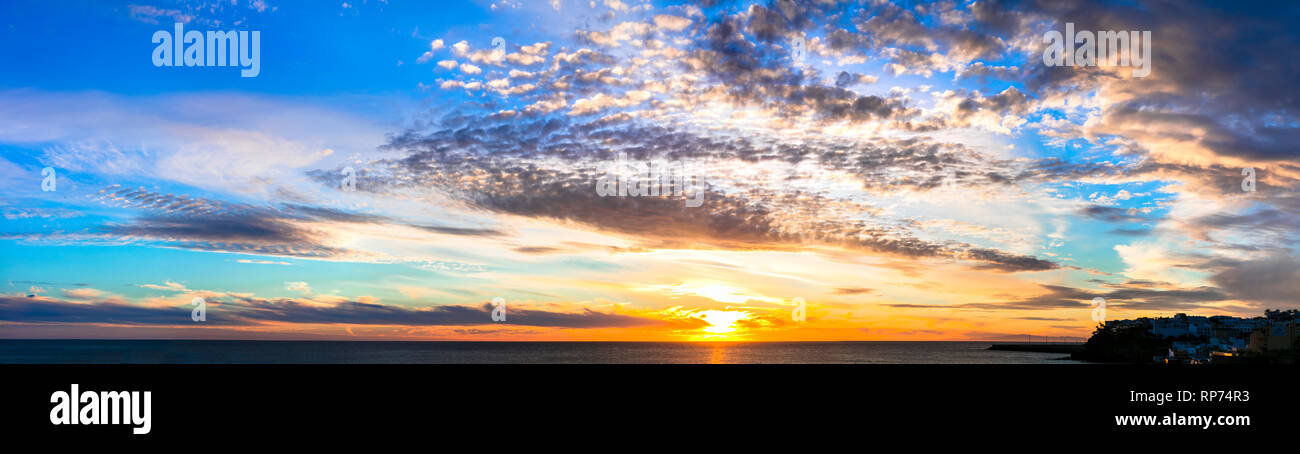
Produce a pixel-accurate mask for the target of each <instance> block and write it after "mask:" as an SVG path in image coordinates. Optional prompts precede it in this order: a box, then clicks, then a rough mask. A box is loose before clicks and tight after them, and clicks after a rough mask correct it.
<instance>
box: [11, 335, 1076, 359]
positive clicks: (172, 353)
mask: <svg viewBox="0 0 1300 454" xmlns="http://www.w3.org/2000/svg"><path fill="white" fill-rule="evenodd" d="M990 345H992V343H990V342H731V343H708V342H701V343H694V342H689V343H688V342H373V341H235V340H0V363H3V364H814V363H816V364H1065V363H1081V362H1080V361H1072V360H1068V359H1062V358H1065V357H1067V356H1068V355H1066V354H1062V353H1035V352H1012V351H994V350H988V347H989V346H990Z"/></svg>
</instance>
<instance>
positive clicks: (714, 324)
mask: <svg viewBox="0 0 1300 454" xmlns="http://www.w3.org/2000/svg"><path fill="white" fill-rule="evenodd" d="M696 316H697V317H699V318H701V319H703V320H704V321H706V322H708V323H709V326H707V327H705V328H704V332H706V333H711V334H731V333H734V332H735V331H736V329H738V327H737V326H736V322H738V321H741V320H748V319H749V318H750V317H751V315H750V313H748V312H744V311H720V310H707V311H700V312H697V313H696Z"/></svg>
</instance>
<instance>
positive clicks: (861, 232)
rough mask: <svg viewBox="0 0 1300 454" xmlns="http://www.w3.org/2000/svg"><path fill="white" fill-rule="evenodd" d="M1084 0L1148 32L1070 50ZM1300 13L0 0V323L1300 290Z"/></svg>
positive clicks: (248, 326) (603, 328)
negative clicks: (192, 44) (199, 45)
mask: <svg viewBox="0 0 1300 454" xmlns="http://www.w3.org/2000/svg"><path fill="white" fill-rule="evenodd" d="M1067 23H1068V24H1072V25H1071V26H1070V30H1074V31H1081V30H1086V31H1089V32H1090V33H1089V35H1092V33H1096V35H1093V36H1101V32H1111V31H1121V32H1126V31H1131V33H1130V34H1129V35H1128V36H1130V37H1133V38H1134V39H1133V43H1134V44H1136V42H1137V41H1138V39H1137V37H1138V36H1150V38H1149V39H1148V40H1147V41H1146V44H1149V50H1148V51H1145V52H1143V51H1142V49H1141V48H1139V47H1138V46H1136V45H1135V46H1133V47H1131V49H1137V50H1136V51H1131V52H1130V53H1131V54H1132V55H1131V56H1133V57H1135V58H1134V59H1133V60H1131V61H1129V62H1128V64H1125V62H1123V61H1121V60H1117V61H1115V62H1103V63H1102V64H1098V65H1095V66H1087V65H1084V64H1071V65H1061V64H1055V63H1052V61H1051V59H1049V58H1045V54H1046V53H1048V51H1049V50H1050V40H1049V39H1047V38H1046V36H1047V35H1050V33H1051V32H1057V33H1058V34H1060V33H1066V31H1067V28H1066V24H1067ZM1297 23H1300V4H1296V3H1294V2H1278V3H1268V2H1250V3H1247V2H1184V1H1119V2H1095V1H1063V2H1056V1H1053V2H1037V1H1007V2H999V1H978V2H957V1H935V2H931V1H916V0H911V1H909V0H902V1H894V2H889V1H883V0H861V1H856V0H855V1H837V0H809V1H801V2H794V1H788V0H780V1H758V2H744V1H725V0H718V1H705V2H636V1H630V0H597V1H571V0H537V1H495V2H493V1H456V0H447V1H439V2H425V1H398V0H390V1H376V0H357V1H349V2H333V3H329V2H316V1H313V2H306V1H304V2H287V1H277V0H265V1H263V0H256V1H249V0H211V1H191V0H179V1H159V0H130V1H128V2H124V3H116V2H99V1H75V0H74V1H69V2H59V3H57V4H52V3H50V2H40V1H25V0H17V1H6V2H0V40H3V41H4V42H6V43H9V44H8V45H5V46H2V47H0V61H3V62H4V63H3V68H4V69H3V71H0V106H2V107H3V108H0V177H3V178H0V202H2V203H0V215H3V218H4V220H3V224H2V225H3V227H0V257H2V258H3V259H2V260H0V277H3V279H2V280H0V285H3V288H0V337H3V338H128V339H129V338H151V339H356V340H544V341H559V340H574V341H579V340H581V341H717V340H722V341H831V340H840V341H845V340H897V341H907V340H915V341H920V340H999V339H1015V338H1023V336H1024V335H1036V336H1080V337H1082V336H1087V335H1088V334H1089V333H1090V332H1091V331H1092V330H1093V329H1094V328H1095V327H1096V326H1097V324H1098V323H1099V321H1100V320H1102V319H1109V320H1114V319H1126V318H1136V317H1143V316H1162V315H1163V316H1169V315H1173V314H1175V313H1187V314H1194V315H1234V316H1243V317H1253V316H1258V315H1261V314H1262V313H1263V311H1264V310H1265V309H1292V308H1298V307H1300V301H1298V300H1297V298H1296V296H1295V295H1297V294H1300V254H1297V251H1296V245H1297V240H1298V239H1300V234H1298V233H1297V232H1300V197H1297V192H1296V189H1297V187H1300V161H1298V160H1297V158H1300V88H1298V87H1297V83H1296V81H1300V59H1298V58H1296V57H1297V52H1300V51H1297V49H1300V31H1298V30H1296V29H1295V28H1293V27H1292V25H1294V24H1297ZM177 24H180V27H182V28H183V29H184V30H186V31H196V30H197V31H200V32H203V33H206V32H210V31H245V32H253V33H257V36H258V39H259V40H258V44H257V45H256V46H254V47H253V48H255V49H257V51H258V52H256V60H257V62H258V67H259V71H257V74H256V75H255V76H253V77H243V76H242V74H241V69H246V68H248V65H244V66H235V65H233V62H234V61H236V60H235V57H236V56H238V55H237V53H235V54H232V56H231V62H232V65H231V66H226V67H220V66H218V67H212V66H197V65H194V66H185V65H183V64H180V65H176V66H171V65H166V64H162V65H159V64H157V59H156V54H158V53H159V52H160V50H159V47H168V46H163V45H160V44H159V43H158V42H155V40H154V38H155V37H156V36H157V33H158V32H167V33H171V32H173V31H174V30H175V27H177ZM1147 32H1149V35H1146V33H1147ZM165 34H166V33H165ZM241 36H244V35H241ZM168 39H171V38H170V37H169V38H168ZM241 39H244V41H243V44H244V45H245V47H247V46H248V45H249V43H250V41H248V39H247V38H241ZM1079 39H1080V41H1078V42H1079V43H1082V42H1083V41H1082V38H1079ZM1088 39H1089V40H1091V39H1092V38H1091V36H1089V38H1088ZM1067 40H1068V39H1067ZM1080 46H1083V45H1081V44H1080ZM1071 47H1073V46H1071ZM1085 47H1086V46H1085ZM169 49H170V48H169ZM208 50H210V51H215V49H208ZM182 54H183V53H182ZM182 54H178V55H177V56H176V61H177V62H183V58H182V57H181V55H182ZM1143 54H1145V57H1146V58H1147V60H1146V63H1147V64H1148V65H1149V66H1147V69H1149V73H1148V74H1146V75H1145V76H1141V77H1139V76H1138V74H1139V71H1137V69H1138V68H1139V66H1138V63H1137V58H1136V57H1140V56H1142V55H1143ZM244 56H245V57H249V56H250V54H244ZM1071 56H1072V57H1073V56H1078V61H1079V62H1084V61H1086V60H1084V56H1083V54H1074V53H1072V54H1071ZM650 178H653V179H654V180H649V179H650ZM642 180H644V181H642ZM638 181H641V182H642V184H641V185H638ZM611 184H613V185H614V186H613V187H614V188H618V185H620V184H621V185H622V190H619V189H614V190H612V191H610V190H607V189H609V188H610V185H611ZM629 186H630V187H631V190H630V191H628V190H627V189H628V187H629ZM642 189H645V192H638V191H641V190H642ZM650 191H653V192H650ZM1097 298H1101V300H1097ZM199 301H201V303H202V306H201V307H200V306H199V305H196V302H199ZM1103 307H1104V310H1101V309H1102V308H1103ZM199 309H202V310H203V317H202V319H201V320H195V319H196V318H198V317H197V315H198V312H197V311H198V310H199Z"/></svg>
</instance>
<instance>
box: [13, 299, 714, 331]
mask: <svg viewBox="0 0 1300 454" xmlns="http://www.w3.org/2000/svg"><path fill="white" fill-rule="evenodd" d="M208 304H209V305H208V308H207V312H206V316H207V321H205V322H203V323H204V325H203V326H211V325H216V326H246V325H257V324H263V323H268V322H274V323H291V324H341V325H405V326H471V325H501V326H533V327H551V328H612V327H637V326H662V325H673V324H682V323H685V324H688V325H689V324H690V323H692V322H690V321H685V322H667V321H661V320H656V319H650V318H643V317H635V316H630V315H620V314H611V313H604V312H598V311H593V310H590V309H584V310H582V311H581V312H553V311H545V310H538V309H531V308H526V307H511V306H507V312H506V321H504V322H493V321H492V315H491V314H492V309H493V307H492V305H491V304H484V305H482V306H455V305H447V306H434V307H429V308H407V307H400V306H389V305H383V304H372V303H362V302H355V301H347V302H342V303H339V304H335V305H326V304H317V303H304V302H300V301H296V300H290V299H263V298H251V297H243V298H231V297H221V298H211V299H209V301H208ZM190 316H191V308H190V307H189V306H184V305H183V306H180V307H156V306H142V305H137V304H121V303H112V302H93V303H80V302H78V303H73V302H67V301H60V300H55V299H50V298H23V297H13V296H0V320H3V321H13V322H23V323H62V324H77V323H86V324H113V325H187V324H191V323H194V322H193V321H192V320H191V318H190ZM691 327H694V326H693V325H692V326H691Z"/></svg>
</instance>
